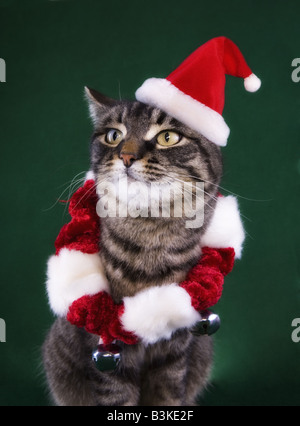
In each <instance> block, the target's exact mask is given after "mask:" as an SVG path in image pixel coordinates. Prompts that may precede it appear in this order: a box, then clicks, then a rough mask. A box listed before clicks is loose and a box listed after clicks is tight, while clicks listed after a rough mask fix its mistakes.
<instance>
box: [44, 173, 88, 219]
mask: <svg viewBox="0 0 300 426" xmlns="http://www.w3.org/2000/svg"><path fill="white" fill-rule="evenodd" d="M83 173H84V174H85V173H86V171H83V172H80V173H78V174H77V175H76V176H74V177H73V179H72V180H70V181H69V182H67V183H68V186H67V187H66V188H65V189H64V190H63V191H62V192H61V193H60V195H59V196H58V198H57V200H56V201H55V202H54V203H53V204H52V205H51V206H50V207H48V208H47V209H44V210H43V211H44V212H46V211H49V210H51V209H53V208H54V207H55V206H56V204H57V203H59V202H60V201H61V200H62V197H63V196H64V194H65V193H66V192H67V191H69V192H68V197H67V200H69V199H70V197H71V195H72V194H73V192H75V188H76V186H77V189H78V188H80V186H81V184H82V183H83V182H84V179H85V178H84V177H83V178H79V179H77V180H75V179H76V177H77V176H79V175H81V174H83ZM64 185H65V184H63V185H60V186H59V188H61V187H62V186H64Z"/></svg>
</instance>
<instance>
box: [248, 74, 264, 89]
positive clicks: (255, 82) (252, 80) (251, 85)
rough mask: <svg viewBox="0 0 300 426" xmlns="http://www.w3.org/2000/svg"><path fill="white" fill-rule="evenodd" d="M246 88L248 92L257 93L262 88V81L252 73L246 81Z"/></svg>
mask: <svg viewBox="0 0 300 426" xmlns="http://www.w3.org/2000/svg"><path fill="white" fill-rule="evenodd" d="M244 86H245V89H246V90H247V92H256V91H257V90H258V89H259V88H260V86H261V81H260V79H259V78H258V77H257V76H256V75H255V74H253V73H252V74H250V75H249V77H246V78H245V79H244Z"/></svg>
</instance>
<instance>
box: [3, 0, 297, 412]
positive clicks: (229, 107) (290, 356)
mask: <svg viewBox="0 0 300 426" xmlns="http://www.w3.org/2000/svg"><path fill="white" fill-rule="evenodd" d="M299 14H300V4H299V1H298V0H289V1H286V2H284V1H275V0H273V1H269V0H260V1H259V0H253V1H250V0H244V1H216V0H215V1H213V2H207V1H202V0H194V1H193V0H185V1H176V0H172V1H170V0H159V1H158V0H151V1H150V0H149V1H143V0H139V1H137V0H131V1H130V0H128V1H124V0H110V1H108V0H107V1H102V0H98V1H97V0H69V1H59V0H57V1H50V0H35V1H33V0H21V1H16V0H15V1H13V0H11V1H9V0H6V1H4V0H0V57H1V58H3V59H5V61H6V66H7V82H6V83H0V138H1V139H0V141H1V151H0V152H1V155H0V158H1V187H0V193H1V198H0V200H1V215H0V218H1V222H0V226H1V256H0V259H1V287H0V317H1V318H3V319H4V320H5V321H6V326H7V342H6V343H0V405H15V406H16V405H47V404H49V400H48V396H47V390H46V386H45V380H44V377H43V374H42V369H41V365H40V347H41V344H42V342H43V339H44V336H45V333H46V331H47V329H48V328H49V326H50V324H51V323H52V321H53V316H52V314H51V313H50V311H49V308H48V304H47V299H46V295H45V287H44V281H45V265H46V260H47V258H48V256H49V255H50V254H52V253H53V243H54V240H55V237H56V235H57V233H58V231H59V229H60V228H61V226H62V225H63V224H64V223H65V222H66V221H67V220H68V215H67V213H66V210H65V206H64V205H62V204H60V203H56V204H55V202H56V200H57V199H58V198H67V197H68V190H67V191H66V192H65V193H64V194H62V192H63V191H64V190H65V189H67V188H68V185H69V183H70V181H71V180H72V178H73V177H74V176H75V175H76V174H77V173H79V172H82V171H84V170H87V169H88V164H89V161H88V145H89V138H90V134H91V124H90V121H89V118H88V113H87V106H86V104H85V101H84V100H83V86H84V85H89V86H90V87H94V88H96V89H98V90H101V91H103V92H104V93H106V94H108V95H110V96H112V97H116V98H118V97H119V96H121V97H122V98H133V96H134V92H135V90H136V89H137V88H138V87H139V86H140V85H141V83H142V82H143V81H144V80H145V79H146V78H147V77H166V76H167V75H168V74H169V73H170V72H171V71H173V69H174V68H175V67H177V65H179V63H180V62H181V61H182V60H183V59H185V57H186V56H187V55H188V54H189V53H191V52H192V51H193V50H195V49H196V48H197V47H198V46H199V45H201V44H203V43H204V42H206V41H207V40H209V39H210V38H212V37H215V36H219V35H225V36H227V37H229V38H231V39H232V40H234V41H235V42H236V43H237V44H238V46H239V47H240V48H241V50H242V52H243V53H244V55H245V57H246V59H247V61H248V62H249V65H250V66H251V68H252V69H253V71H254V72H255V73H256V74H257V75H258V76H260V77H261V79H262V88H261V90H260V91H259V92H257V93H255V94H251V93H247V92H246V91H245V90H244V89H243V85H242V82H241V81H240V79H235V78H232V77H228V78H227V85H226V105H225V109H224V114H223V115H224V118H225V120H226V122H227V124H228V125H229V127H230V129H231V135H230V139H229V143H228V146H227V147H226V148H224V149H223V152H224V163H225V172H224V178H223V182H222V186H223V187H224V188H226V190H228V191H231V192H234V193H236V194H238V195H239V203H240V207H241V211H242V213H243V215H244V223H245V227H246V230H247V233H248V238H247V242H246V245H245V250H244V256H243V259H242V260H241V261H239V262H237V264H236V267H235V269H234V271H233V272H232V273H231V274H230V276H228V277H227V279H226V283H225V289H224V294H223V297H222V299H221V301H220V302H219V304H218V305H217V307H216V308H215V311H217V312H218V313H219V314H220V316H221V318H222V328H221V330H220V331H219V332H218V333H217V334H216V337H215V341H216V353H215V364H214V370H213V375H212V383H211V385H210V386H209V388H208V390H207V392H206V393H205V395H204V397H203V398H202V400H201V403H202V404H203V405H299V402H300V362H299V360H300V343H298V344H297V343H294V342H293V341H292V339H291V333H292V331H293V328H292V326H291V323H292V320H293V319H294V318H298V317H300V307H299V302H300V297H299V296H300V294H299V290H300V280H299V252H300V250H299V241H300V235H299V207H300V205H299V173H300V156H299V133H300V132H299V121H300V119H299V117H300V114H299V107H300V97H299V95H300V82H299V83H298V84H297V83H294V82H293V81H292V79H291V73H292V70H293V68H292V66H291V63H292V60H293V59H294V58H297V57H300V29H299V28H300V23H299ZM223 193H224V194H226V193H227V192H226V191H224V190H223ZM74 356H76V354H74Z"/></svg>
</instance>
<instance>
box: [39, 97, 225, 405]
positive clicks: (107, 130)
mask: <svg viewBox="0 0 300 426" xmlns="http://www.w3.org/2000/svg"><path fill="white" fill-rule="evenodd" d="M87 93H88V100H89V104H90V111H91V115H92V118H93V122H94V133H93V136H92V140H91V148H90V152H91V169H92V171H93V173H94V176H95V180H96V182H98V183H99V182H102V181H103V180H107V181H109V182H112V183H114V182H116V178H118V177H120V176H123V177H127V178H128V180H129V181H130V182H132V181H139V182H143V183H146V184H148V185H150V184H151V182H156V183H161V184H165V185H172V184H174V185H175V184H176V183H180V182H191V183H193V182H194V183H195V182H204V202H205V215H204V223H203V226H201V227H199V228H189V227H186V226H185V221H186V218H185V217H170V218H165V217H156V218H153V217H136V218H135V217H129V216H127V217H114V218H113V217H106V218H101V238H100V239H101V241H99V244H100V246H101V252H100V253H101V254H100V256H101V260H102V263H103V266H104V270H105V273H106V276H107V279H108V282H109V285H110V290H111V295H112V297H113V298H114V300H115V302H116V303H119V302H121V301H122V299H123V298H124V297H126V296H133V295H135V294H136V293H137V292H139V291H140V290H142V289H144V288H148V287H151V286H159V285H162V284H164V283H172V282H177V283H179V282H181V281H183V280H184V279H185V278H186V275H187V272H188V271H189V270H190V269H191V268H192V267H193V266H195V265H196V264H197V262H198V260H199V257H200V255H201V248H200V246H201V244H200V243H201V236H202V235H203V233H204V231H205V229H206V227H207V224H208V222H209V220H210V217H211V215H212V213H213V211H214V207H215V203H216V196H217V193H218V185H219V182H220V178H221V174H222V158H221V153H220V148H219V147H218V146H217V145H216V144H214V143H211V142H210V141H208V140H207V139H206V138H205V137H203V136H202V135H201V134H199V133H197V132H195V131H194V130H192V129H190V128H188V127H187V126H185V125H184V124H182V123H181V122H179V121H177V120H176V119H174V118H172V117H170V116H169V115H167V114H166V113H165V112H164V111H162V110H160V109H158V108H155V107H152V106H149V105H146V104H143V103H141V102H138V101H132V102H131V101H116V100H112V99H110V98H107V97H106V96H104V95H102V94H100V93H98V92H96V91H94V90H88V91H87ZM97 343H98V337H97V336H95V335H92V334H88V333H87V332H86V331H84V330H83V329H80V328H77V327H76V326H73V325H71V324H70V323H68V322H67V320H66V319H63V318H59V319H57V320H56V322H55V323H54V325H53V326H52V329H51V330H50V332H49V334H48V336H47V338H46V341H45V343H44V347H43V358H44V366H45V370H46V375H47V380H48V383H49V387H50V391H51V394H52V397H53V400H54V402H55V403H56V404H58V405H100V406H101V405H102V406H103V405H106V406H122V405H152V406H171V405H178V406H182V405H194V404H195V403H196V398H197V396H198V395H199V393H200V392H201V390H203V388H204V387H205V385H206V384H207V381H208V377H209V372H210V368H211V363H212V354H213V348H212V340H211V337H208V336H195V335H193V334H192V333H191V331H190V330H188V329H179V330H177V331H176V332H175V333H174V334H173V335H172V337H171V338H170V339H164V340H159V341H158V342H156V343H154V344H148V345H145V344H143V343H138V344H136V345H125V344H122V343H120V345H122V360H121V362H120V364H119V365H118V367H117V369H116V371H113V372H100V371H99V370H97V368H96V367H95V366H94V364H93V361H92V359H91V353H92V350H93V349H94V348H95V346H97Z"/></svg>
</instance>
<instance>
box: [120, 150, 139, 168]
mask: <svg viewBox="0 0 300 426" xmlns="http://www.w3.org/2000/svg"><path fill="white" fill-rule="evenodd" d="M120 158H121V159H122V160H123V163H124V166H125V167H130V166H131V165H132V163H133V162H134V161H135V160H136V159H137V157H136V155H135V154H122V153H121V154H120Z"/></svg>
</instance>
